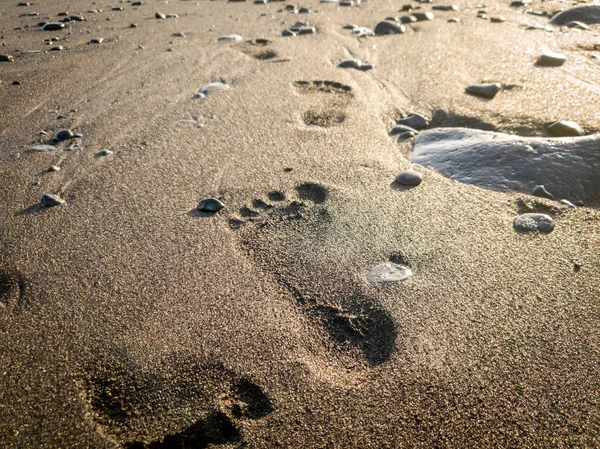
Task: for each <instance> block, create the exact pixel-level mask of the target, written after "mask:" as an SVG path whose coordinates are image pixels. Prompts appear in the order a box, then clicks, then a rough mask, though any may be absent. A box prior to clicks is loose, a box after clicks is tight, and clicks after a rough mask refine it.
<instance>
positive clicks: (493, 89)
mask: <svg viewBox="0 0 600 449" xmlns="http://www.w3.org/2000/svg"><path fill="white" fill-rule="evenodd" d="M500 87H502V86H501V85H500V83H489V84H472V85H470V86H467V89H466V91H467V93H469V94H471V95H475V96H477V97H483V98H494V97H495V96H496V94H497V93H498V92H499V91H500Z"/></svg>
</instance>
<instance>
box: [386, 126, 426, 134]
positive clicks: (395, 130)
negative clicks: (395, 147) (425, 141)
mask: <svg viewBox="0 0 600 449" xmlns="http://www.w3.org/2000/svg"><path fill="white" fill-rule="evenodd" d="M406 132H409V133H413V134H414V135H417V134H418V133H419V132H418V131H417V130H416V129H414V128H411V127H410V126H407V125H396V126H394V127H393V128H392V130H391V131H390V132H389V134H390V136H394V135H396V134H402V133H406Z"/></svg>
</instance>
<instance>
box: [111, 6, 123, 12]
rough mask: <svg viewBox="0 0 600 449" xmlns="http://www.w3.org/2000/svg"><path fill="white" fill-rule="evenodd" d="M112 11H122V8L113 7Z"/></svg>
mask: <svg viewBox="0 0 600 449" xmlns="http://www.w3.org/2000/svg"><path fill="white" fill-rule="evenodd" d="M112 10H113V11H123V7H122V6H113V7H112Z"/></svg>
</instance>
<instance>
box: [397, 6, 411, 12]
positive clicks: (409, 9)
mask: <svg viewBox="0 0 600 449" xmlns="http://www.w3.org/2000/svg"><path fill="white" fill-rule="evenodd" d="M412 10H413V5H402V9H401V10H400V11H408V12H410V11H412Z"/></svg>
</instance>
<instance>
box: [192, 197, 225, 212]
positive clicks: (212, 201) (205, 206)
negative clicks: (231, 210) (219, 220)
mask: <svg viewBox="0 0 600 449" xmlns="http://www.w3.org/2000/svg"><path fill="white" fill-rule="evenodd" d="M224 207H225V204H223V203H222V202H221V201H219V200H218V199H216V198H205V199H203V200H201V201H200V203H199V204H198V210H199V211H200V212H219V211H220V210H221V209H223V208H224Z"/></svg>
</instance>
